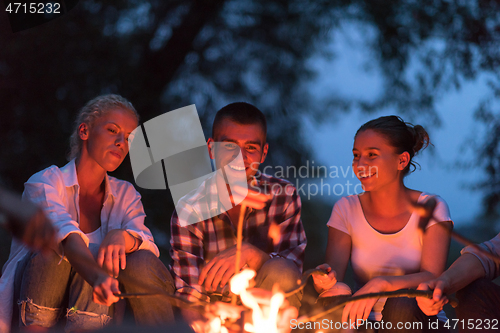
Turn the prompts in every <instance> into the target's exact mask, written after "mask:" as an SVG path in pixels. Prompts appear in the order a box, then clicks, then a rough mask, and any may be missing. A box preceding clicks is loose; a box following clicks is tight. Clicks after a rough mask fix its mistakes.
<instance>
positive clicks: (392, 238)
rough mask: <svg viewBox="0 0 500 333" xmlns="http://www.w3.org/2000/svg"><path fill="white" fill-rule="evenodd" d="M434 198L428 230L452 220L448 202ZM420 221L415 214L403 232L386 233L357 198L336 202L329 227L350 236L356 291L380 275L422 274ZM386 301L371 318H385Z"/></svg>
mask: <svg viewBox="0 0 500 333" xmlns="http://www.w3.org/2000/svg"><path fill="white" fill-rule="evenodd" d="M431 196H433V195H431V194H428V193H421V194H420V197H419V198H418V202H419V203H423V202H426V201H427V200H428V199H429V198H430V197H431ZM434 197H435V198H436V200H437V205H436V209H435V210H434V216H433V218H432V219H431V220H430V222H429V224H428V225H427V228H429V227H431V226H433V225H434V224H436V223H439V222H444V221H451V217H450V211H449V209H448V205H447V204H446V202H445V201H444V200H443V199H441V198H440V197H439V196H434ZM419 219H420V218H419V215H418V214H417V213H415V212H414V213H412V214H411V216H410V219H409V220H408V222H407V223H406V225H405V226H404V227H403V228H402V229H401V230H399V231H398V232H395V233H392V234H383V233H380V232H378V231H377V230H375V229H374V228H373V227H372V226H371V225H370V224H369V223H368V221H367V220H366V218H365V215H364V213H363V209H362V207H361V202H360V200H359V196H358V195H350V196H347V197H343V198H341V199H340V200H339V201H337V202H336V203H335V206H334V207H333V211H332V215H331V217H330V220H329V221H328V223H327V225H328V226H329V227H332V228H335V229H337V230H340V231H342V232H344V233H346V234H348V235H349V236H351V241H352V247H351V265H352V268H353V271H354V279H355V282H356V286H355V290H358V289H360V288H361V287H362V286H363V285H364V284H365V283H367V282H368V281H369V280H371V279H372V278H374V277H377V276H400V275H408V274H412V273H418V272H419V271H420V261H421V259H422V246H423V232H422V230H420V229H419V227H418V222H419ZM386 299H387V298H380V299H379V300H378V302H377V303H376V304H375V306H374V307H373V309H372V312H371V313H370V316H369V319H371V320H377V321H379V320H381V319H382V313H381V312H382V310H383V309H384V304H385V301H386ZM439 317H440V318H443V317H442V316H439Z"/></svg>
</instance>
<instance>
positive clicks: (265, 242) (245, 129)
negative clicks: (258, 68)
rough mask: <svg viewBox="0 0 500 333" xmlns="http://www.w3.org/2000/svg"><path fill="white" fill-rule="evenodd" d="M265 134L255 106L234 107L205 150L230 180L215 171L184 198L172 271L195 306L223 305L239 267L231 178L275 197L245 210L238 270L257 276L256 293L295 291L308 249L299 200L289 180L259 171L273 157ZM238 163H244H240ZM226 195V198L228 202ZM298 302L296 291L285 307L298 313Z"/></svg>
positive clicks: (176, 220)
mask: <svg viewBox="0 0 500 333" xmlns="http://www.w3.org/2000/svg"><path fill="white" fill-rule="evenodd" d="M266 131H267V125H266V119H265V117H264V115H263V113H262V112H261V111H260V110H258V109H257V108H256V107H254V106H252V105H250V104H247V103H232V104H229V105H227V106H225V107H224V108H222V109H221V110H219V111H218V112H217V115H216V116H215V119H214V123H213V127H212V137H211V138H210V139H209V140H208V142H207V144H208V148H209V153H210V157H211V158H212V159H215V165H216V169H217V170H221V169H224V170H225V173H224V178H226V177H227V178H226V182H225V183H224V178H223V177H222V173H221V172H218V173H217V174H216V175H215V176H212V177H211V178H209V179H207V180H205V181H204V182H203V184H202V185H201V186H200V187H198V188H197V189H196V190H194V191H192V192H190V193H189V194H188V195H186V196H185V197H183V198H182V199H181V200H180V203H181V204H180V205H179V204H178V205H177V209H176V211H175V212H174V214H173V216H172V220H171V241H170V243H171V250H170V254H171V256H172V264H171V272H172V276H173V277H174V279H175V284H176V288H177V294H178V295H180V296H185V297H187V298H188V299H189V300H191V301H197V300H202V301H207V302H208V301H210V300H221V299H222V300H224V294H225V292H226V291H228V290H229V288H228V284H229V283H228V282H229V279H230V277H231V276H232V275H233V274H234V269H235V261H236V259H235V258H236V232H237V225H238V217H239V214H240V211H241V203H240V204H238V205H236V206H234V201H235V200H234V198H233V197H232V195H231V189H233V190H234V188H230V186H229V185H228V183H227V179H228V178H232V177H233V178H234V177H236V178H237V177H238V175H240V176H243V177H245V178H243V179H244V181H246V183H248V184H249V188H251V187H254V189H256V190H257V192H262V191H265V193H267V194H270V195H268V198H269V199H270V200H269V201H268V202H267V203H265V205H263V206H264V207H263V208H262V209H255V208H250V209H247V211H246V214H245V218H244V223H243V243H242V253H241V263H240V267H241V268H243V267H249V268H251V269H253V270H255V271H256V272H257V276H256V277H255V282H256V287H259V288H262V289H267V290H271V288H272V286H273V285H274V284H275V283H277V284H278V285H279V287H280V289H281V290H283V291H285V292H286V291H288V290H291V289H293V288H295V287H296V286H297V279H299V278H300V276H301V271H302V264H303V259H304V250H305V247H306V235H305V232H304V228H303V226H302V221H301V219H300V211H301V202H300V197H299V195H298V194H297V191H296V189H295V187H294V186H293V185H292V184H291V183H290V182H288V181H286V180H283V179H279V178H275V177H272V176H269V175H266V174H262V173H261V172H260V171H259V170H258V167H259V165H260V164H261V163H262V162H264V160H265V158H266V155H267V152H268V144H267V143H266ZM240 153H241V156H239V154H240ZM237 157H239V158H240V161H241V163H240V164H239V165H238V163H236V162H235V161H236V160H237ZM218 178H219V179H218ZM221 179H222V182H221V181H220V180H221ZM249 191H250V189H249ZM221 193H226V197H228V198H229V199H227V200H224V196H223V195H221ZM253 193H256V192H253ZM229 200H231V201H229ZM245 200H250V199H249V198H248V197H247V198H246V199H245ZM228 202H229V205H228ZM246 202H247V201H244V202H243V203H246ZM250 206H251V205H250ZM271 225H273V226H274V227H273V228H274V229H276V230H279V233H277V237H276V239H275V240H274V242H273V240H271V239H270V237H269V235H268V234H269V228H270V226H271ZM276 226H277V227H276ZM221 295H222V296H221ZM301 297H302V295H301V293H298V294H296V295H293V296H291V297H289V298H288V301H289V303H290V305H291V306H294V307H296V308H297V309H298V308H299V307H300V300H301Z"/></svg>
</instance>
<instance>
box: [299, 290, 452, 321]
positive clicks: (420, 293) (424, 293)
mask: <svg viewBox="0 0 500 333" xmlns="http://www.w3.org/2000/svg"><path fill="white" fill-rule="evenodd" d="M432 295H433V291H432V290H414V289H401V290H395V291H385V292H380V293H371V294H364V295H358V296H352V297H350V298H348V299H346V300H344V301H342V302H340V303H337V304H335V305H334V306H333V307H331V308H329V309H327V310H325V311H323V312H321V313H318V314H316V315H314V316H310V317H307V316H306V317H301V318H299V319H298V322H299V323H304V322H308V321H315V320H317V319H319V318H321V317H323V316H325V315H327V314H329V313H331V312H333V311H335V310H336V309H338V308H340V307H342V306H344V305H346V304H347V303H351V302H356V301H359V300H363V299H368V298H380V297H387V298H393V297H409V298H414V297H425V298H429V299H432ZM448 299H449V300H450V304H451V306H453V307H456V306H457V305H458V301H457V300H456V299H455V298H453V297H450V296H448Z"/></svg>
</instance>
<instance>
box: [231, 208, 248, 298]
mask: <svg viewBox="0 0 500 333" xmlns="http://www.w3.org/2000/svg"><path fill="white" fill-rule="evenodd" d="M246 210H247V206H245V205H244V204H243V205H241V210H240V216H239V218H238V233H237V235H236V263H235V265H234V274H235V275H236V274H238V273H239V271H240V270H239V268H240V262H241V243H242V242H243V220H244V219H245V213H246ZM231 304H232V305H235V304H236V295H235V294H233V297H232V299H231Z"/></svg>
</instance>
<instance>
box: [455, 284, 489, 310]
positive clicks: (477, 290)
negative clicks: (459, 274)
mask: <svg viewBox="0 0 500 333" xmlns="http://www.w3.org/2000/svg"><path fill="white" fill-rule="evenodd" d="M491 283H492V282H491V281H489V280H488V279H478V280H476V281H473V282H471V283H469V284H468V285H467V286H465V287H464V288H462V289H460V290H459V291H457V298H458V301H459V304H474V303H473V302H475V301H476V300H477V299H478V298H479V299H480V298H482V297H481V295H483V294H484V293H485V292H488V290H489V289H490V285H491Z"/></svg>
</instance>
